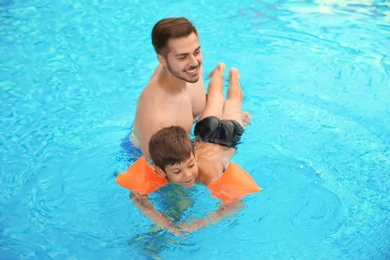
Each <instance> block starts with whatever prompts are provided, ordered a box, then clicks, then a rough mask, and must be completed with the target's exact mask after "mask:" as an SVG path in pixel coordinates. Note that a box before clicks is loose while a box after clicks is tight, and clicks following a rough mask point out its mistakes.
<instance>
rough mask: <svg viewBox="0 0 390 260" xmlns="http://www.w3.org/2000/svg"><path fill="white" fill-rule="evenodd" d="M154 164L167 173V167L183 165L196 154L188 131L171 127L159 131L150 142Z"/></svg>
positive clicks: (150, 151)
mask: <svg viewBox="0 0 390 260" xmlns="http://www.w3.org/2000/svg"><path fill="white" fill-rule="evenodd" d="M149 153H150V157H151V159H152V161H153V164H154V165H156V166H158V167H159V168H161V169H162V170H163V171H165V167H166V166H167V165H174V164H177V163H182V162H184V161H185V160H187V159H189V158H190V156H191V154H193V153H194V146H193V143H192V142H191V139H190V138H189V136H188V133H187V131H186V130H184V129H183V128H182V127H180V126H170V127H165V128H162V129H161V130H159V131H157V132H156V133H155V134H154V135H153V136H152V138H151V139H150V141H149Z"/></svg>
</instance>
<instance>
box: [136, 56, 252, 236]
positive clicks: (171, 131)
mask: <svg viewBox="0 0 390 260" xmlns="http://www.w3.org/2000/svg"><path fill="white" fill-rule="evenodd" d="M224 69H225V64H223V63H220V64H218V65H217V67H216V68H215V69H214V71H213V72H212V73H211V74H210V76H211V79H210V82H209V87H208V95H207V102H206V106H205V109H204V111H203V112H202V114H201V115H200V118H199V121H198V123H197V124H196V126H195V142H194V143H192V142H191V140H190V138H189V136H188V133H187V131H186V130H185V129H183V128H182V127H180V126H171V127H166V128H163V129H161V130H159V131H157V132H156V133H155V134H154V135H153V136H152V137H151V139H150V142H149V152H150V156H151V159H152V162H153V166H154V170H155V171H156V172H157V174H159V175H160V176H161V177H165V178H167V180H168V181H169V182H171V183H175V184H177V185H180V186H182V187H185V188H189V187H191V186H193V185H194V183H198V184H202V185H205V186H207V185H208V184H209V183H211V182H213V181H216V180H218V179H219V178H221V176H222V175H223V173H224V171H225V169H226V167H227V165H228V164H229V161H230V159H231V157H232V156H233V155H234V152H235V146H236V145H237V143H238V142H239V140H240V137H241V135H242V134H243V132H244V128H245V126H246V125H247V124H248V123H249V121H250V115H249V114H248V113H245V112H242V109H241V104H242V91H241V88H240V85H239V82H238V80H239V74H238V71H237V69H234V68H233V69H231V70H230V73H229V79H228V80H229V88H228V92H227V99H226V100H225V99H224V97H223V94H222V92H223V73H224ZM131 197H132V198H134V199H133V203H134V204H135V205H136V206H138V208H139V209H140V210H141V212H142V213H143V214H144V215H145V216H147V217H149V218H150V219H151V220H152V221H154V222H155V223H157V224H158V225H160V226H161V227H164V228H167V229H168V230H169V231H170V232H173V233H177V232H179V230H185V231H193V230H195V229H197V228H200V227H202V226H204V225H206V224H207V223H208V222H209V221H211V220H214V221H215V220H218V219H220V218H222V217H223V216H224V215H225V214H227V213H228V212H230V211H232V210H235V209H236V208H237V207H238V206H240V205H239V203H232V204H222V205H221V206H220V208H219V209H218V210H217V211H216V212H215V213H214V215H213V216H209V217H206V218H205V219H202V220H199V221H196V222H193V223H191V224H186V225H182V226H180V227H176V226H174V225H173V224H172V223H171V221H170V220H169V219H168V218H167V217H166V216H164V215H163V214H161V213H159V212H157V211H156V210H155V209H154V207H153V205H151V204H150V203H149V201H148V200H147V197H146V196H135V194H132V196H131Z"/></svg>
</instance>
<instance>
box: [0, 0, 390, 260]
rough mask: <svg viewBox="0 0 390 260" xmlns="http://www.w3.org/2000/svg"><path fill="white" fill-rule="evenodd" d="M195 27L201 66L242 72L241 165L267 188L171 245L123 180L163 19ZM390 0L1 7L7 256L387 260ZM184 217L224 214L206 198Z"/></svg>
mask: <svg viewBox="0 0 390 260" xmlns="http://www.w3.org/2000/svg"><path fill="white" fill-rule="evenodd" d="M171 16H175V17H177V16H185V17H187V18H188V19H190V20H191V21H192V22H193V23H194V24H195V25H196V27H197V29H198V33H199V37H200V42H201V45H202V51H203V57H204V64H203V66H204V71H205V76H206V72H208V71H210V70H211V69H212V68H213V67H214V66H215V65H216V64H217V63H218V62H220V61H223V62H225V63H226V65H227V67H228V68H229V67H233V66H234V67H237V68H238V69H239V71H240V74H241V85H242V88H243V91H244V103H243V107H244V109H246V110H247V111H249V112H250V113H251V114H252V122H251V125H250V126H249V127H248V128H247V130H246V132H245V134H244V135H243V140H242V141H243V142H242V144H240V145H239V148H238V151H237V154H236V155H235V156H234V157H233V161H235V162H236V163H238V164H239V165H240V166H242V167H243V168H244V169H245V170H246V171H247V172H249V173H250V174H251V175H252V177H253V178H254V179H255V181H256V182H257V183H258V184H259V186H261V187H262V191H261V192H259V193H256V194H253V195H249V196H247V197H246V198H245V199H244V200H243V202H244V205H245V206H244V208H243V209H242V210H240V211H238V212H237V213H236V214H234V215H232V216H230V217H228V218H226V219H224V220H222V221H221V222H220V223H217V224H213V225H209V226H207V227H206V228H204V229H201V230H199V231H196V232H194V233H191V234H188V235H187V236H185V237H175V236H173V235H171V234H169V233H168V232H166V231H164V230H162V231H155V230H153V227H152V223H151V222H150V221H149V220H147V219H146V218H145V217H143V216H142V215H141V214H140V212H139V211H138V210H137V209H136V208H135V207H134V206H133V205H132V204H131V203H130V201H129V199H128V192H127V191H126V190H125V189H122V188H121V187H119V186H117V185H116V184H115V182H114V179H115V174H116V173H117V172H120V171H123V170H124V169H126V167H127V166H128V165H129V163H131V162H132V160H134V156H132V155H129V154H127V153H126V152H124V151H123V149H122V147H121V140H122V139H123V138H124V137H126V135H127V134H128V132H129V128H130V126H131V123H132V120H133V117H134V110H135V104H136V100H137V97H138V95H139V93H140V92H141V90H142V88H143V86H144V85H145V84H146V82H147V81H148V79H149V77H150V75H151V73H152V71H153V69H154V67H155V66H156V64H157V61H156V58H155V54H154V51H153V48H152V46H151V44H150V31H151V29H152V26H153V25H154V24H155V23H156V22H157V21H158V20H160V19H161V18H164V17H171ZM389 26H390V5H389V3H387V2H386V1H372V0H348V1H347V0H345V1H330V0H328V1H325V0H324V1H321V0H317V1H282V0H281V1H277V0H269V1H246V0H244V1H209V2H206V1H148V3H141V2H139V1H115V2H112V1H88V2H86V1H54V2H53V1H12V0H3V1H0V62H1V63H0V64H1V71H0V90H1V92H0V95H1V100H2V101H1V103H0V108H1V119H0V120H1V129H0V138H1V139H0V140H1V146H2V160H1V162H0V163H1V176H0V185H1V188H0V259H97V258H99V259H123V258H125V259H158V258H161V259H183V258H185V259H234V258H239V259H388V258H389V257H390V242H389V237H390V227H389V226H390V213H389V210H390V201H389V187H390V180H389V176H390V152H389V148H390V112H389V111H390V102H389V100H390V75H389V71H390V58H389V55H390V51H389V47H388V46H390V40H389V39H390V38H389V35H390V27H389ZM165 192H167V193H168V195H164V194H163V193H164V192H157V193H156V194H154V195H153V196H152V200H153V203H154V204H156V206H157V207H159V208H161V210H165V212H166V213H170V214H173V215H175V214H177V211H176V209H175V208H167V207H166V206H167V205H170V204H169V200H170V197H175V196H178V195H183V196H188V203H189V204H190V207H189V208H188V210H187V211H185V212H184V213H183V215H176V218H177V219H179V221H184V220H187V219H191V218H192V217H193V216H198V217H199V216H204V215H206V214H207V212H209V211H211V210H213V209H214V208H215V207H216V200H214V199H213V198H211V197H209V196H208V192H207V190H206V189H204V188H202V187H194V188H192V189H189V190H179V191H175V192H179V194H176V193H175V192H170V191H167V190H165Z"/></svg>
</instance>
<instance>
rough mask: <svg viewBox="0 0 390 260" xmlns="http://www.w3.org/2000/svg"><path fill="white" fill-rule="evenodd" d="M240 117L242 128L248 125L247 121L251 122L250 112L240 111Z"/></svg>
mask: <svg viewBox="0 0 390 260" xmlns="http://www.w3.org/2000/svg"><path fill="white" fill-rule="evenodd" d="M241 118H242V124H243V126H242V127H243V128H245V127H246V126H247V125H249V123H250V122H251V118H252V116H251V114H249V113H248V112H244V111H243V112H241Z"/></svg>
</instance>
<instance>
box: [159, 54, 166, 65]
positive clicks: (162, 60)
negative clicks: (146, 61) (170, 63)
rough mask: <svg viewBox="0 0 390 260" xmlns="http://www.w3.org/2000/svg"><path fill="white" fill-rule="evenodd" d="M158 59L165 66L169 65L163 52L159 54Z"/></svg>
mask: <svg viewBox="0 0 390 260" xmlns="http://www.w3.org/2000/svg"><path fill="white" fill-rule="evenodd" d="M157 60H158V62H159V63H160V64H161V66H163V67H164V68H165V67H166V66H167V62H166V60H165V58H164V57H163V56H162V55H161V54H157Z"/></svg>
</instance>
